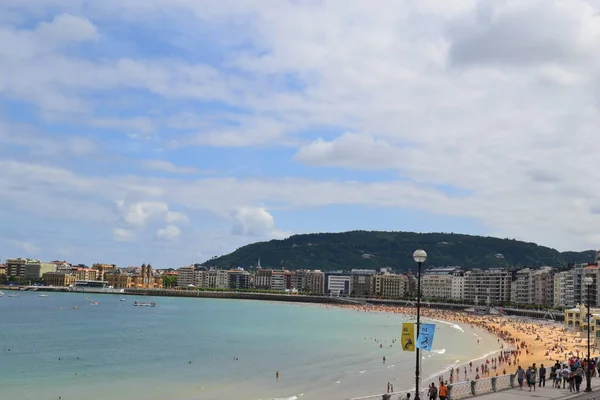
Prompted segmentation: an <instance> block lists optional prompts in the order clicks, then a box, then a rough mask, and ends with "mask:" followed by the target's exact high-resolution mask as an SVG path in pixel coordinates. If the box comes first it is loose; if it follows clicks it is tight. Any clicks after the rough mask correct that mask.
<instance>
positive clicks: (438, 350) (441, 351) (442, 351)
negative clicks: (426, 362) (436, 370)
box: [431, 349, 446, 354]
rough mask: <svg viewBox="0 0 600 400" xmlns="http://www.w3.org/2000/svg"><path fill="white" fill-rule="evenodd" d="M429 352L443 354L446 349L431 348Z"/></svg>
mask: <svg viewBox="0 0 600 400" xmlns="http://www.w3.org/2000/svg"><path fill="white" fill-rule="evenodd" d="M431 352H432V353H437V354H444V353H446V349H437V350H431Z"/></svg>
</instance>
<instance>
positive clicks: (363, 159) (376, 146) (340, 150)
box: [294, 133, 405, 169]
mask: <svg viewBox="0 0 600 400" xmlns="http://www.w3.org/2000/svg"><path fill="white" fill-rule="evenodd" d="M294 158H295V159H296V160H297V161H301V162H305V163H307V164H310V165H316V166H335V167H346V168H366V169H386V168H398V167H399V166H401V165H402V164H403V162H405V160H403V159H402V158H403V157H402V153H401V151H400V149H399V148H396V147H394V146H391V145H390V144H388V143H387V142H385V141H384V140H381V139H375V138H373V137H371V136H368V135H360V134H355V133H346V134H343V135H342V136H340V137H339V138H338V139H336V140H332V141H326V140H323V139H318V140H316V141H314V142H312V143H309V144H307V145H305V146H302V147H301V148H300V149H299V150H298V152H297V153H296V155H295V157H294Z"/></svg>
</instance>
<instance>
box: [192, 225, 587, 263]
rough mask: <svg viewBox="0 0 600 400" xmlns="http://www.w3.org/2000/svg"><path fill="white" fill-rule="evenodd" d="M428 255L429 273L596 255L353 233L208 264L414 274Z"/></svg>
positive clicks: (263, 247)
mask: <svg viewBox="0 0 600 400" xmlns="http://www.w3.org/2000/svg"><path fill="white" fill-rule="evenodd" d="M419 248H422V249H424V250H426V251H427V254H428V259H427V262H426V264H425V267H426V268H431V267H433V266H450V265H453V266H454V265H460V266H462V267H463V268H477V267H480V268H493V267H512V266H515V267H539V266H544V265H550V266H556V267H561V266H566V265H568V264H570V263H585V262H592V261H594V258H595V255H596V252H595V251H594V250H588V251H583V252H573V251H568V252H563V253H561V252H559V251H558V250H555V249H552V248H550V247H544V246H539V245H537V244H535V243H528V242H522V241H518V240H515V239H500V238H495V237H485V236H475V235H463V234H456V233H414V232H383V231H350V232H341V233H313V234H302V235H294V236H291V237H289V238H287V239H283V240H271V241H267V242H258V243H253V244H249V245H247V246H243V247H240V248H239V249H237V250H236V251H234V252H232V253H230V254H227V255H224V256H220V257H214V258H212V259H210V260H207V261H206V262H204V263H203V265H205V266H215V267H223V268H225V267H245V268H247V267H250V266H256V264H257V261H258V259H259V258H260V261H261V265H262V267H263V268H286V269H289V270H296V269H320V270H324V271H327V270H338V269H352V268H383V267H391V268H393V269H395V270H399V271H407V270H409V269H414V265H415V263H414V262H413V260H412V253H413V251H414V250H416V249H419Z"/></svg>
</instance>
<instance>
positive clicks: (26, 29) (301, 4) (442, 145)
mask: <svg viewBox="0 0 600 400" xmlns="http://www.w3.org/2000/svg"><path fill="white" fill-rule="evenodd" d="M599 48H600V1H596V0H588V1H585V0H564V1H554V0H528V1H517V0H494V1H475V0H453V1H439V0H393V1H391V0H376V1H362V0H356V1H355V0H332V1H326V0H322V1H321V0H260V1H250V0H214V1H213V0H144V1H142V0H102V1H86V0H3V1H2V2H0V193H1V194H0V258H1V259H4V258H11V257H31V258H38V259H42V260H48V261H49V260H57V259H59V260H68V261H71V262H74V263H86V264H91V263H94V262H104V263H115V264H118V265H120V266H127V265H139V264H141V263H142V262H146V263H148V262H150V263H152V264H153V266H154V267H155V268H178V267H181V266H183V265H188V264H191V263H195V262H203V261H205V260H207V259H209V258H211V257H213V256H218V255H223V254H227V253H229V252H231V251H233V250H235V249H236V248H238V247H240V246H243V245H245V244H248V243H253V242H257V241H262V240H270V239H274V238H275V239H277V238H284V237H287V236H289V235H292V234H298V233H311V232H338V231H346V230H356V229H362V230H400V231H416V232H456V233H467V234H480V235H490V236H498V237H508V238H516V239H519V240H525V241H531V242H536V243H539V244H542V245H546V246H550V247H554V248H557V249H559V250H584V249H595V248H598V247H600V245H599V244H600V232H599V228H598V227H599V226H600V185H599V182H600V168H599V167H598V166H597V165H596V163H598V162H600V161H599V160H600V146H599V145H598V142H599V141H600V131H599V130H598V127H599V126H600V113H599V107H600V97H599V93H600V72H599V71H600V52H599V51H598V49H599ZM407 262H411V260H407Z"/></svg>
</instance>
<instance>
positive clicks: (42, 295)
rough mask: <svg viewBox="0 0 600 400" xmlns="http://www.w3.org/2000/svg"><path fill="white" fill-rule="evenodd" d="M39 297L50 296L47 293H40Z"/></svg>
mask: <svg viewBox="0 0 600 400" xmlns="http://www.w3.org/2000/svg"><path fill="white" fill-rule="evenodd" d="M38 297H48V295H47V294H38Z"/></svg>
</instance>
